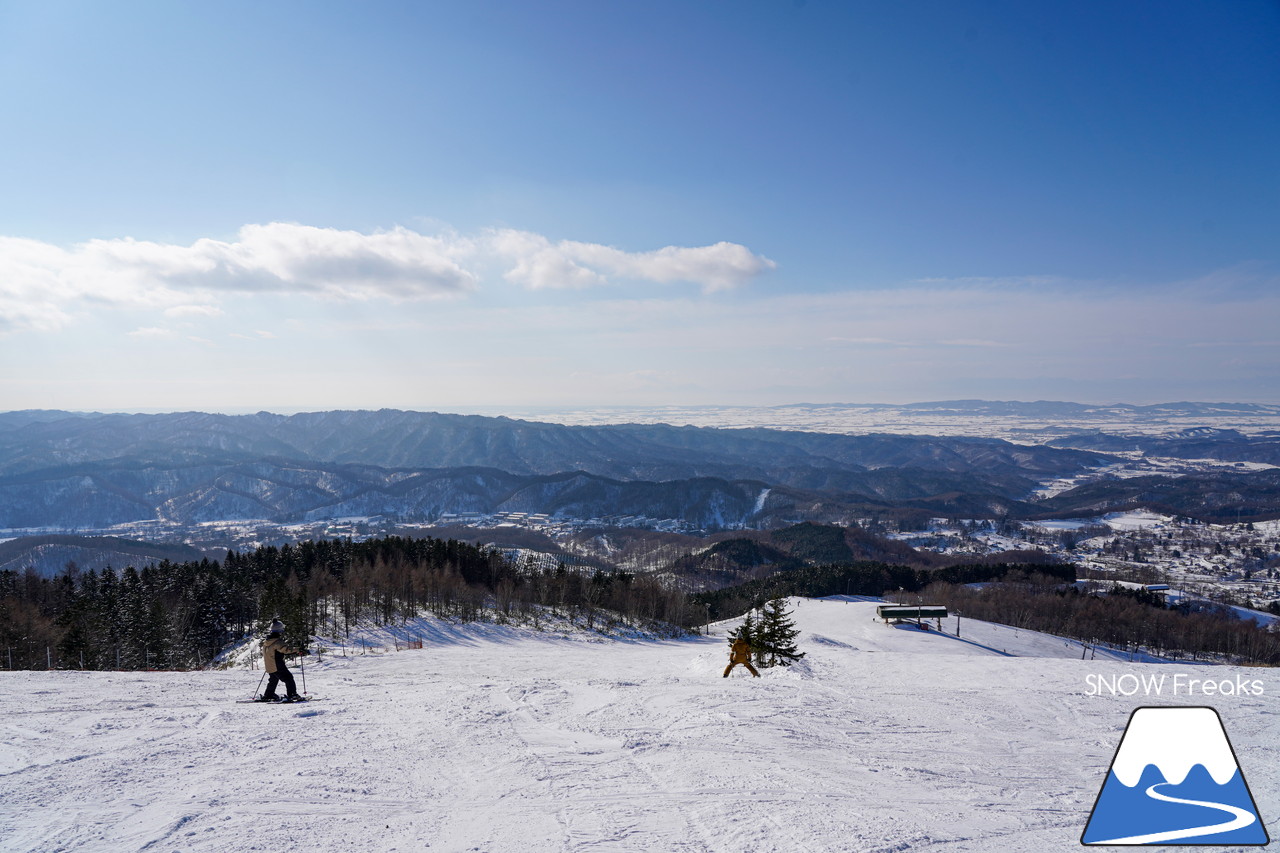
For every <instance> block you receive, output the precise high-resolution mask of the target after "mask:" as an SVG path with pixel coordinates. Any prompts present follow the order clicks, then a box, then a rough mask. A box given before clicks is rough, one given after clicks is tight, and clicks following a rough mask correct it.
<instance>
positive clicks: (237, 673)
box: [0, 597, 1280, 853]
mask: <svg viewBox="0 0 1280 853" xmlns="http://www.w3.org/2000/svg"><path fill="white" fill-rule="evenodd" d="M790 603H791V606H792V608H793V615H794V618H795V621H796V624H797V626H798V627H799V628H800V630H801V632H802V633H801V635H800V637H799V646H800V649H801V650H802V651H804V652H806V656H805V658H804V659H803V660H802V661H800V662H799V663H798V664H797V665H795V666H792V667H790V668H775V669H771V670H765V671H764V674H763V677H761V678H759V679H755V678H751V677H749V675H748V674H747V673H745V672H744V671H743V670H742V669H741V668H738V669H736V670H735V671H734V673H733V675H732V676H731V677H730V678H728V679H724V678H722V677H721V672H722V670H723V668H724V666H725V663H726V662H727V655H726V648H727V645H726V642H725V637H726V634H727V632H728V631H729V630H730V629H731V628H732V627H734V625H735V624H736V622H726V623H720V624H717V625H715V626H713V632H712V636H710V637H697V638H687V639H682V640H657V639H651V638H643V637H636V638H622V639H618V638H604V637H601V636H599V635H596V634H591V633H586V632H562V631H560V630H557V629H556V628H555V627H554V626H553V627H550V628H548V629H547V630H544V631H535V630H533V629H531V628H515V627H509V626H508V627H501V626H496V625H492V624H465V625H456V624H450V623H443V622H439V621H436V620H432V619H423V620H419V621H418V622H416V623H411V624H410V625H408V626H404V627H403V628H399V629H397V631H396V633H397V634H398V635H399V636H401V637H403V636H407V635H410V634H411V635H413V636H416V637H419V638H421V639H422V640H423V648H422V649H420V650H418V649H415V650H412V651H400V652H394V651H387V652H384V653H378V654H373V653H369V654H361V655H355V656H346V657H344V656H342V655H335V654H332V653H328V654H326V655H325V656H324V657H323V659H322V660H321V659H317V658H316V657H309V658H307V659H306V661H307V663H308V665H307V667H306V687H307V690H308V691H309V692H310V693H311V694H313V695H314V696H315V697H317V698H316V700H315V701H312V702H310V703H305V704H300V705H263V704H240V703H237V701H236V700H238V699H245V698H247V697H249V696H251V695H252V694H253V692H254V689H255V685H256V684H257V683H258V680H259V678H260V676H261V671H260V669H259V670H252V669H245V668H237V669H231V670H222V671H201V672H186V673H142V672H120V673H104V672H65V671H63V672H8V673H3V674H0V685H3V690H2V691H0V848H2V849H3V850H4V851H5V853H24V851H33V852H34V851H40V853H54V851H78V853H81V852H83V853H96V851H101V853H108V851H110V853H128V851H144V850H145V851H155V852H156V853H160V852H161V851H163V853H170V851H183V853H186V851H210V853H212V851H217V853H226V851H233V852H234V851H253V850H262V851H280V850H306V851H314V852H315V853H351V852H352V851H379V853H385V852H386V851H422V850H428V851H487V853H501V852H502V851H511V852H512V853H516V852H517V851H519V853H536V851H588V850H590V851H717V853H720V851H723V853H744V851H788V853H815V851H861V852H862V853H888V851H906V850H912V851H916V850H922V851H923V850H927V851H948V852H949V851H1001V853H1003V852H1004V851H1015V850H1035V851H1058V850H1063V851H1065V850H1075V849H1079V839H1080V835H1081V832H1082V830H1083V828H1084V826H1085V824H1086V822H1087V820H1088V817H1089V813H1090V809H1091V808H1092V806H1093V804H1094V800H1095V798H1096V797H1097V794H1098V791H1099V789H1100V787H1101V785H1102V782H1103V780H1104V778H1105V776H1106V773H1107V769H1108V767H1109V765H1110V762H1111V759H1112V757H1113V755H1114V754H1115V751H1116V748H1117V746H1118V744H1119V741H1120V736H1121V733H1122V732H1123V730H1124V728H1125V724H1126V722H1127V720H1128V718H1129V715H1130V714H1131V713H1132V711H1133V710H1134V709H1135V708H1137V707H1139V706H1142V705H1164V704H1173V705H1211V706H1213V707H1215V708H1216V709H1217V711H1218V713H1219V714H1220V716H1221V718H1222V721H1223V723H1224V724H1225V726H1226V729H1227V732H1228V734H1229V736H1230V738H1231V742H1232V744H1233V745H1234V748H1235V751H1236V754H1237V756H1238V757H1239V761H1240V765H1241V767H1242V769H1243V771H1244V774H1245V776H1246V778H1247V780H1248V782H1249V784H1250V787H1251V789H1252V793H1253V796H1254V798H1255V799H1256V801H1257V805H1258V808H1259V812H1260V814H1261V816H1262V819H1263V821H1264V822H1265V823H1267V824H1269V825H1271V828H1272V831H1273V832H1274V829H1275V826H1280V823H1277V821H1280V702H1277V696H1280V680H1277V679H1276V678H1275V673H1274V670H1270V669H1259V668H1237V667H1211V666H1193V665H1190V664H1182V663H1162V662H1155V661H1133V662H1131V661H1129V660H1127V658H1126V657H1125V656H1123V655H1120V654H1118V653H1106V657H1107V659H1103V656H1104V653H1103V652H1102V651H1099V652H1097V653H1096V654H1097V659H1090V660H1081V655H1082V653H1083V651H1082V649H1081V647H1080V646H1079V645H1078V644H1076V643H1074V642H1069V641H1066V640H1063V639H1061V638H1056V637H1051V636H1048V635H1044V634H1037V633H1034V632H1027V631H1019V630H1015V629H1013V628H1008V627H1004V626H998V625H991V624H985V623H980V622H976V621H972V620H968V619H962V620H961V622H960V626H959V627H960V636H959V637H956V636H955V635H954V631H955V628H956V624H955V623H956V620H955V618H954V617H952V618H950V619H948V620H946V621H945V623H944V628H945V629H946V633H939V632H938V631H936V630H931V631H919V630H917V629H916V628H914V627H910V626H892V625H886V624H884V623H882V622H878V621H876V620H875V618H874V617H875V606H876V602H875V601H873V600H870V599H858V598H855V599H846V598H843V597H836V598H833V599H825V600H812V599H792V600H791V602H790ZM362 640H363V643H358V644H357V646H364V645H373V646H383V647H387V648H390V647H392V646H393V644H394V643H395V639H393V638H392V636H391V632H389V631H385V630H384V631H382V632H369V633H368V634H366V635H365V636H363V637H362ZM347 651H348V652H350V651H351V647H348V649H347ZM246 657H249V656H248V655H246ZM295 672H298V669H297V668H296V667H295ZM1175 677H1176V679H1175ZM1193 680H1198V681H1193ZM1205 681H1211V682H1213V683H1215V684H1217V685H1219V686H1218V687H1216V688H1215V693H1214V695H1213V696H1211V697H1206V696H1205V695H1204V694H1203V692H1200V693H1194V692H1191V691H1189V690H1186V689H1184V690H1183V691H1182V692H1179V693H1177V694H1176V695H1175V694H1174V692H1173V689H1174V686H1175V682H1176V683H1181V684H1182V686H1183V688H1186V687H1187V685H1188V684H1199V685H1200V689H1201V691H1203V684H1202V683H1201V682H1205ZM1100 682H1102V683H1118V684H1119V685H1121V686H1122V687H1124V688H1126V689H1131V688H1133V687H1134V686H1135V685H1137V684H1146V685H1148V686H1150V685H1154V684H1161V685H1162V690H1161V693H1160V694H1159V695H1154V694H1153V695H1146V694H1145V693H1143V692H1138V693H1137V694H1135V695H1130V696H1124V695H1112V694H1111V693H1110V692H1108V691H1106V690H1103V691H1101V695H1098V694H1099V691H1098V690H1097V689H1096V688H1097V686H1098V684H1099V683H1100ZM1228 683H1230V684H1241V683H1249V684H1251V685H1252V688H1251V689H1249V690H1243V691H1236V690H1235V689H1234V688H1233V689H1232V690H1231V692H1230V694H1229V695H1222V694H1223V693H1224V692H1226V691H1225V689H1224V688H1223V687H1222V686H1221V685H1224V684H1228Z"/></svg>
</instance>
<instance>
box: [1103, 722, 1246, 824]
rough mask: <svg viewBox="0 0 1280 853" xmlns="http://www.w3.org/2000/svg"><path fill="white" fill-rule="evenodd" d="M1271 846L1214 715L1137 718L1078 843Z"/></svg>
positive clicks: (1224, 733)
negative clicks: (1268, 844)
mask: <svg viewBox="0 0 1280 853" xmlns="http://www.w3.org/2000/svg"><path fill="white" fill-rule="evenodd" d="M1269 841H1270V838H1269V837H1268V836H1267V830H1266V827H1264V826H1263V825H1262V819H1261V818H1260V817H1259V816H1258V807H1257V805H1255V804H1254V802H1253V795H1252V794H1251V793H1250V792H1249V786H1248V785H1247V784H1246V782H1245V779H1244V774H1243V773H1242V772H1241V771H1240V764H1239V763H1238V762H1237V761H1236V755H1235V751H1234V750H1232V748H1231V743H1230V742H1229V741H1228V740H1227V732H1226V730H1225V729H1223V727H1222V720H1221V719H1219V717H1218V712H1217V711H1215V710H1214V709H1212V708H1139V709H1138V710H1136V711H1134V712H1133V716H1131V717H1130V718H1129V725H1128V726H1127V727H1126V728H1125V730H1124V736H1123V737H1122V738H1121V739H1120V748H1119V749H1117V750H1116V756H1115V758H1114V759H1112V761H1111V770H1110V772H1108V773H1107V779H1106V781H1105V782H1104V783H1103V785H1102V790H1101V791H1100V792H1099V793H1098V801H1097V802H1096V803H1095V804H1094V806H1093V814H1091V815H1090V816H1089V824H1088V825H1087V826H1086V827H1085V830H1084V835H1083V836H1081V838H1080V842H1081V843H1082V844H1091V845H1092V844H1115V845H1121V844H1169V845H1221V844H1230V845H1238V846H1250V845H1264V844H1267V843H1268V842H1269Z"/></svg>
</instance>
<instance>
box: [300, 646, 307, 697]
mask: <svg viewBox="0 0 1280 853" xmlns="http://www.w3.org/2000/svg"><path fill="white" fill-rule="evenodd" d="M298 666H300V667H302V695H303V696H306V695H307V661H306V659H305V658H304V657H303V656H302V655H298Z"/></svg>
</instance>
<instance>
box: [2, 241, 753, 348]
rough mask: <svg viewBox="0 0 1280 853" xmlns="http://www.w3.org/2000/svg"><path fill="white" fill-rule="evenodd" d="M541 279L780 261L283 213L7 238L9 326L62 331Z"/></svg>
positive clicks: (723, 249) (707, 277) (736, 269)
mask: <svg viewBox="0 0 1280 853" xmlns="http://www.w3.org/2000/svg"><path fill="white" fill-rule="evenodd" d="M493 264H497V265H499V266H500V268H502V269H503V270H504V278H506V279H507V280H508V281H512V282H516V283H519V284H521V285H524V286H527V287H530V288H533V289H539V288H584V287H593V286H597V285H601V284H605V283H607V282H609V281H611V280H612V279H614V278H618V279H627V280H637V281H650V282H659V283H667V282H674V281H688V282H692V283H695V284H698V285H701V286H702V288H703V289H704V290H705V291H708V292H710V291H716V290H724V289H726V288H731V287H734V286H737V285H739V284H742V283H743V282H745V281H747V280H748V279H750V278H751V277H753V276H755V275H759V274H760V273H762V272H764V271H766V270H768V269H772V268H773V267H774V266H775V264H774V263H773V261H771V260H769V259H768V258H765V257H762V256H760V255H755V254H753V253H752V252H751V251H749V250H748V249H747V248H746V247H744V246H740V245H737V244H735V243H725V242H722V243H716V244H715V245H712V246H701V247H692V248H682V247H676V246H667V247H665V248H662V249H658V250H656V251H652V252H624V251H621V250H619V249H614V248H612V247H609V246H603V245H599V244H595V243H581V242H573V241H561V242H559V243H552V242H551V241H550V240H548V239H547V238H546V237H543V236H541V235H539V234H534V233H531V232H527V231H516V230H512V229H507V230H498V231H489V232H485V234H484V235H482V237H480V238H475V239H473V238H469V237H466V236H462V235H459V234H456V233H453V232H449V231H445V232H442V233H440V234H435V235H430V234H420V233H418V232H416V231H412V230H410V229H408V228H399V227H397V228H392V229H390V230H387V231H377V232H374V233H371V234H364V233H360V232H357V231H343V230H339V229H335V228H317V227H314V226H310V225H299V224H294V223H282V222H274V223H270V224H267V225H245V226H244V227H242V228H241V229H240V230H239V232H238V233H237V235H236V238H235V239H233V240H226V241H224V240H215V239H212V238H202V239H199V240H196V241H195V242H194V243H192V244H191V245H189V246H183V245H177V244H171V243H157V242H151V241H145V240H135V239H133V238H121V239H111V240H102V239H97V240H89V241H87V242H84V243H80V244H77V245H75V246H72V247H70V248H62V247H59V246H54V245H51V244H48V243H42V242H40V241H38V240H26V239H18V238H11V237H10V238H6V237H0V332H3V331H6V330H14V329H34V330H51V329H56V328H59V327H61V326H65V325H67V324H68V323H69V322H71V321H72V319H73V318H74V316H75V315H76V314H78V313H84V312H88V311H90V310H100V309H101V308H102V307H103V306H117V307H132V308H142V309H150V310H158V311H162V312H163V313H164V314H165V315H166V316H167V317H169V318H191V317H202V316H203V317H217V316H219V315H221V314H222V313H223V309H222V308H221V307H220V306H219V304H218V303H219V300H220V299H221V298H222V297H223V296H224V295H225V294H229V293H238V294H249V295H252V294H261V293H283V294H305V295H309V296H313V297H320V298H326V299H337V300H391V301H419V300H430V299H440V298H449V297H457V296H461V295H465V294H466V293H468V292H470V291H472V290H474V289H476V288H477V287H478V286H479V282H480V278H481V275H480V273H479V272H478V270H480V269H482V268H485V267H488V266H491V265H493Z"/></svg>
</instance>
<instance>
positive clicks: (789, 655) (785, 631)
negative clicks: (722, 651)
mask: <svg viewBox="0 0 1280 853" xmlns="http://www.w3.org/2000/svg"><path fill="white" fill-rule="evenodd" d="M744 625H745V623H744ZM798 636H800V631H799V629H798V628H796V624H795V622H793V621H791V614H790V613H789V612H788V611H787V602H786V601H785V600H784V599H781V598H775V599H773V600H772V601H770V602H767V603H766V604H765V606H764V607H762V608H761V610H760V623H759V625H758V626H756V630H755V636H754V638H753V640H754V643H753V645H755V646H756V648H757V649H759V652H758V653H757V654H758V656H759V658H760V665H761V666H766V667H768V666H790V665H791V664H792V662H794V661H798V660H800V658H802V657H804V652H801V651H798V650H797V649H796V637H798Z"/></svg>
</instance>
